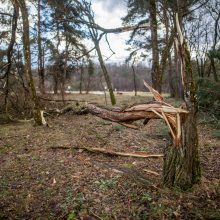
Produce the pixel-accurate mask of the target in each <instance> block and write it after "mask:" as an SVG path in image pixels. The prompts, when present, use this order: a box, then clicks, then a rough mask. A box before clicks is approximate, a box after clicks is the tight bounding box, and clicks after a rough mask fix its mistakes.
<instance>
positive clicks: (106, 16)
mask: <svg viewBox="0 0 220 220" xmlns="http://www.w3.org/2000/svg"><path fill="white" fill-rule="evenodd" d="M92 8H93V10H94V12H95V20H96V23H97V24H99V25H100V26H102V27H105V28H115V27H120V26H122V21H121V18H122V17H124V16H125V15H126V13H127V9H126V0H92ZM128 38H129V33H121V34H108V40H109V42H110V45H111V48H112V50H113V51H114V52H115V53H116V54H115V55H113V56H112V57H111V58H110V59H109V60H108V61H111V62H124V60H125V59H126V57H127V56H128V54H129V52H128V51H126V47H127V46H126V45H125V42H126V40H128ZM101 49H102V53H103V55H104V56H106V57H109V56H110V55H111V54H112V52H111V51H110V50H109V49H108V45H107V44H106V42H105V40H102V42H101Z"/></svg>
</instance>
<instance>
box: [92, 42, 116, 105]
mask: <svg viewBox="0 0 220 220" xmlns="http://www.w3.org/2000/svg"><path fill="white" fill-rule="evenodd" d="M93 40H94V43H95V48H96V51H97V54H98V59H99V63H100V66H101V68H102V72H103V75H104V77H105V81H106V84H107V87H108V90H109V95H110V99H111V103H112V105H115V104H116V99H115V95H114V91H113V88H112V83H111V79H110V76H109V74H108V71H107V69H106V66H105V63H104V60H103V57H102V53H101V49H100V46H99V42H98V41H97V40H96V39H93Z"/></svg>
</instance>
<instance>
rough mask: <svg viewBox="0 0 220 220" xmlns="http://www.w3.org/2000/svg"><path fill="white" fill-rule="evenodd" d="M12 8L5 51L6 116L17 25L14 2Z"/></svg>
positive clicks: (15, 3)
mask: <svg viewBox="0 0 220 220" xmlns="http://www.w3.org/2000/svg"><path fill="white" fill-rule="evenodd" d="M12 3H13V6H14V12H13V17H12V25H11V40H10V43H9V46H8V49H7V62H8V66H7V69H6V73H5V74H6V85H5V112H6V114H8V94H9V76H10V71H11V66H12V54H13V48H14V44H15V40H16V30H17V23H18V16H19V6H18V4H17V2H16V1H12Z"/></svg>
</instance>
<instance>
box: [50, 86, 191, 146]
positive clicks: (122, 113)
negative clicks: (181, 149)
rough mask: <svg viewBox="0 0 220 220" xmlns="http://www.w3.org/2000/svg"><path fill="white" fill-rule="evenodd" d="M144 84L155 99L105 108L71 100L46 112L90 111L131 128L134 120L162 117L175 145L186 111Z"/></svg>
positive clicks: (146, 120) (78, 112) (86, 112)
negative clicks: (62, 106)
mask: <svg viewBox="0 0 220 220" xmlns="http://www.w3.org/2000/svg"><path fill="white" fill-rule="evenodd" d="M144 84H145V86H146V87H147V88H148V89H149V90H150V92H151V93H152V94H153V96H154V99H155V101H151V102H147V103H143V104H136V105H133V106H129V107H127V108H125V109H119V108H112V109H107V108H104V107H99V106H97V105H94V104H90V103H87V102H73V103H71V104H69V105H67V106H66V107H64V108H63V109H61V110H59V109H53V110H51V111H49V112H48V113H49V114H51V113H56V114H65V113H67V112H72V113H73V114H88V113H90V114H92V115H95V116H98V117H100V118H102V119H105V120H108V121H113V122H117V123H120V124H122V125H124V126H126V127H129V128H133V129H138V127H137V126H136V125H133V124H132V122H134V121H137V120H144V121H143V124H144V125H146V124H147V123H148V122H149V120H151V119H163V120H164V121H165V122H166V124H167V126H168V128H169V131H170V134H171V136H172V139H173V143H174V145H175V146H177V145H178V144H179V143H180V140H181V124H182V123H183V122H184V121H185V118H186V115H187V114H188V111H187V110H186V109H184V108H183V107H179V108H176V107H174V106H172V105H170V104H168V103H166V102H165V101H164V99H163V97H162V96H161V95H160V94H159V93H158V92H157V91H156V90H154V89H153V88H152V87H150V86H149V85H148V84H147V83H146V82H144Z"/></svg>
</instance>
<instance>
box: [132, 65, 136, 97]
mask: <svg viewBox="0 0 220 220" xmlns="http://www.w3.org/2000/svg"><path fill="white" fill-rule="evenodd" d="M132 70H133V81H134V95H135V96H137V85H136V73H135V68H134V65H132Z"/></svg>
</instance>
